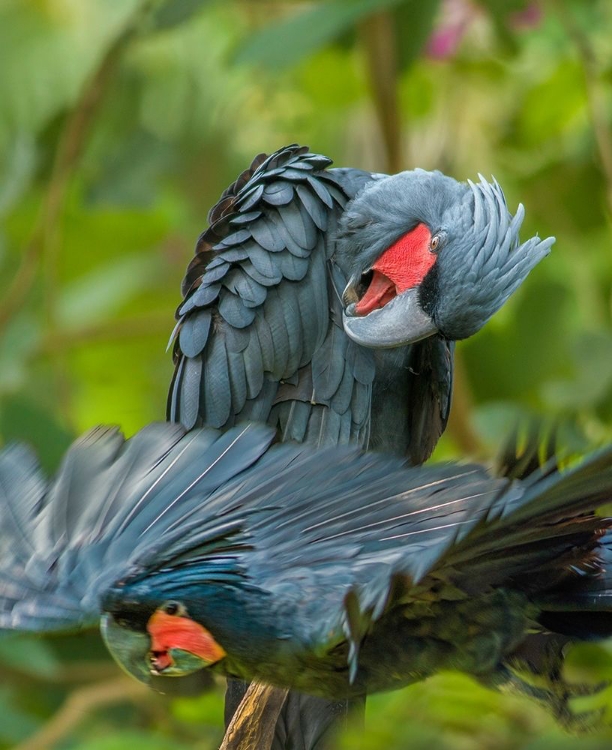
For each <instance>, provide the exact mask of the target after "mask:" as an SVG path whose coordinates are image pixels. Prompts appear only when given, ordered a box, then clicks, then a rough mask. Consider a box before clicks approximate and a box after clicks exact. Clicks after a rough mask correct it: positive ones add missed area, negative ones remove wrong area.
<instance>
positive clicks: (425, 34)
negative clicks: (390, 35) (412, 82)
mask: <svg viewBox="0 0 612 750" xmlns="http://www.w3.org/2000/svg"><path fill="white" fill-rule="evenodd" d="M439 7H440V2H439V0H431V1H430V2H426V3H424V2H422V0H406V1H405V2H403V3H402V4H401V5H400V7H399V8H398V9H397V10H396V11H395V13H394V21H395V34H396V37H397V40H398V44H397V51H398V57H399V64H400V69H401V70H406V69H407V68H409V67H410V66H411V65H412V63H413V62H414V61H415V60H416V58H417V57H418V56H419V54H420V52H421V50H422V49H423V47H424V45H425V42H426V41H427V40H428V39H429V36H430V34H431V32H432V29H433V25H434V20H435V18H436V16H437V14H438V8H439Z"/></svg>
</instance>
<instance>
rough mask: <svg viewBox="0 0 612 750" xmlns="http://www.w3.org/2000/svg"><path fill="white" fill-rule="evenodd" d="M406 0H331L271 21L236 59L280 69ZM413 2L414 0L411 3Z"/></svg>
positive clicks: (240, 61) (246, 45)
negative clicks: (369, 17)
mask: <svg viewBox="0 0 612 750" xmlns="http://www.w3.org/2000/svg"><path fill="white" fill-rule="evenodd" d="M401 2H402V0H327V2H320V3H318V4H316V5H315V6H314V7H313V8H310V9H308V10H306V11H303V12H302V13H296V14H295V15H292V16H290V17H289V18H287V19H284V20H282V21H280V22H276V23H274V24H271V25H270V26H267V27H265V28H264V29H262V30H261V31H259V32H256V33H255V34H253V36H251V37H250V39H247V40H246V41H245V42H244V43H243V45H242V48H241V49H240V50H239V51H238V53H237V54H236V56H235V59H234V61H235V62H236V63H238V64H250V65H263V66H264V67H266V68H270V69H278V68H283V67H287V66H290V65H295V63H297V62H299V61H300V60H302V59H303V58H304V57H307V56H308V55H311V54H312V53H313V52H316V51H317V50H318V49H320V48H321V47H323V46H324V45H326V44H328V43H329V42H331V41H333V40H334V39H336V38H337V37H338V36H339V35H340V34H342V33H344V32H345V31H347V30H348V29H350V28H351V27H352V26H354V25H355V24H356V23H357V22H358V21H360V20H362V19H363V18H366V17H367V16H369V15H372V13H377V12H378V11H381V10H386V9H388V8H394V7H396V6H398V5H400V4H401ZM411 4H412V3H411Z"/></svg>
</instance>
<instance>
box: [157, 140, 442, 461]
mask: <svg viewBox="0 0 612 750" xmlns="http://www.w3.org/2000/svg"><path fill="white" fill-rule="evenodd" d="M329 164H330V160H328V159H326V158H325V157H322V156H318V155H315V154H311V153H309V152H308V151H307V149H305V148H298V147H297V146H291V147H288V148H286V149H281V150H280V151H278V152H277V153H276V154H273V155H272V156H270V157H268V158H267V159H264V158H263V157H257V159H256V160H255V162H254V164H253V165H252V167H251V169H250V170H247V172H245V173H243V175H241V176H240V178H239V179H238V180H237V182H236V183H235V184H234V185H233V186H230V188H228V190H227V191H226V192H225V193H224V194H223V196H222V198H221V200H220V202H219V204H218V205H217V206H216V207H215V208H213V210H212V211H211V215H210V220H211V227H210V229H209V230H207V231H206V232H204V233H203V235H202V236H201V238H200V240H199V243H198V247H197V248H196V257H195V258H194V260H193V262H192V264H191V266H190V268H189V270H188V273H187V276H186V280H185V284H184V292H185V295H186V298H185V301H184V302H183V304H182V305H181V306H180V307H179V316H180V317H179V324H178V326H177V329H176V338H175V349H174V351H175V358H176V363H177V367H176V371H175V376H174V379H173V383H172V386H171V389H170V394H169V401H168V416H169V418H170V419H171V420H173V421H179V422H181V423H182V424H184V425H185V426H187V427H191V426H193V425H197V424H206V425H210V426H214V427H223V426H229V425H232V424H234V423H235V422H237V421H240V420H243V419H247V418H248V419H251V418H253V414H254V411H253V404H252V403H251V402H252V401H253V400H254V399H257V398H260V397H261V398H262V404H260V405H259V406H258V408H257V413H258V415H259V416H258V418H261V419H263V420H265V421H268V422H269V423H270V424H273V425H275V426H277V428H278V430H279V435H281V436H291V439H292V440H299V441H302V440H309V439H314V440H316V443H317V444H333V443H334V442H335V441H336V440H339V441H341V442H345V441H350V442H356V443H357V444H359V445H365V443H364V441H367V440H368V439H369V437H368V436H369V434H370V422H371V414H372V403H373V402H372V398H373V392H374V391H373V389H375V386H374V380H375V377H376V370H377V366H376V364H375V357H374V354H373V353H372V352H371V351H369V350H367V349H364V348H363V347H360V346H358V345H356V344H355V343H354V342H352V341H351V340H350V339H349V338H348V337H347V335H346V334H345V332H344V330H343V327H342V309H343V305H342V300H341V291H342V289H343V288H344V286H345V285H346V281H347V275H346V269H345V268H341V267H340V266H339V265H338V264H337V263H333V264H330V262H329V261H330V258H331V257H332V256H333V255H334V252H335V248H336V244H335V237H336V232H335V228H336V225H337V222H338V220H339V218H340V217H341V216H342V214H343V211H344V209H345V206H346V204H347V201H350V200H351V199H352V198H354V196H355V195H357V194H358V193H360V192H361V191H363V190H364V189H365V188H368V187H369V186H371V185H373V184H375V183H376V182H377V181H378V180H379V179H380V177H381V176H380V175H371V174H370V173H368V172H362V171H360V170H353V169H328V167H329ZM262 186H263V190H261V191H260V190H259V187H262ZM221 342H225V343H224V344H223V343H221ZM419 346H420V345H417V346H416V347H413V349H418V348H419ZM437 349H439V350H440V352H441V353H442V352H444V351H448V347H447V345H446V344H445V343H443V342H441V341H440V342H436V341H434V342H430V343H429V344H428V345H427V346H426V347H424V348H423V351H422V352H421V354H419V353H418V352H416V353H415V355H414V356H416V357H417V359H419V362H421V361H422V360H423V359H424V358H428V357H430V356H431V357H432V358H433V359H432V364H431V366H429V365H428V364H427V363H426V362H425V363H424V366H423V368H422V369H423V372H431V371H433V369H435V367H436V366H437V365H436V363H437V362H440V361H441V360H440V356H441V355H440V354H439V353H437V352H436V350H437ZM405 356H408V357H410V356H412V355H409V354H406V355H405ZM186 361H187V362H196V361H197V362H198V364H197V366H194V365H189V366H187V364H186ZM445 361H446V365H447V367H448V370H449V371H448V374H447V376H448V377H447V379H448V382H449V383H450V382H451V380H452V375H451V373H452V357H446V360H445ZM378 375H379V376H380V377H382V379H383V380H384V379H385V372H384V371H380V368H379V373H378ZM397 375H398V376H399V378H400V379H401V386H400V387H399V390H398V394H397V395H398V398H400V399H402V400H406V404H405V411H407V412H408V413H409V414H410V415H411V417H410V419H411V420H412V422H410V421H409V420H408V419H407V418H406V420H405V421H404V424H403V425H402V428H401V434H399V435H397V440H396V442H395V443H394V444H392V445H390V444H387V445H386V447H387V449H391V450H395V451H397V452H398V453H406V452H407V453H408V454H409V455H410V456H411V458H412V460H413V461H415V462H416V463H419V462H421V461H423V460H424V459H425V458H426V457H427V456H428V455H429V453H430V452H431V450H432V449H433V447H434V445H435V443H436V441H437V439H438V438H439V436H440V434H441V432H442V431H443V429H444V426H445V424H446V418H447V416H448V409H449V404H450V388H448V389H447V390H446V391H444V390H443V389H439V388H438V389H434V390H428V386H427V385H426V384H425V383H423V385H422V387H421V386H419V385H418V384H416V383H414V381H415V380H419V379H421V380H423V379H424V377H425V376H424V375H420V374H419V372H418V371H417V370H415V369H414V368H412V369H409V368H401V369H400V370H399V372H398V373H397ZM223 377H226V384H225V387H224V385H223ZM228 383H229V388H228V387H227V384H228ZM264 383H265V384H266V395H265V398H264V397H263V394H261V393H260V392H261V389H262V388H263V385H264ZM274 388H276V393H275V395H274V396H273V397H272V400H271V401H270V394H271V393H272V391H273V390H274ZM217 389H221V390H222V391H223V392H218V391H217ZM425 392H428V393H429V394H430V396H431V398H421V395H422V394H423V393H425ZM436 397H439V398H440V399H441V401H440V402H439V403H437V402H435V398H436ZM374 398H375V400H376V396H375V397H374ZM198 400H199V405H198V406H197V408H195V407H194V405H195V404H196V402H197V401H198ZM212 401H214V402H215V403H214V404H213V403H210V402H212ZM330 410H331V412H332V413H331V414H327V413H326V412H328V411H330ZM411 424H412V425H414V426H415V428H416V427H417V425H418V426H419V427H418V428H417V429H416V431H415V432H414V435H413V436H412V437H411V435H410V430H411V429H412V428H411ZM428 425H429V426H430V430H429V433H430V434H427V426H428ZM419 446H422V449H421V448H419Z"/></svg>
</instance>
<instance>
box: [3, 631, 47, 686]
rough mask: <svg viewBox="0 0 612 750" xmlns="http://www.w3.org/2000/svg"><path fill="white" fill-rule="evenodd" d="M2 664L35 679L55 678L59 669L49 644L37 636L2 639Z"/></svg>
mask: <svg viewBox="0 0 612 750" xmlns="http://www.w3.org/2000/svg"><path fill="white" fill-rule="evenodd" d="M0 662H1V663H2V664H4V665H5V666H9V667H12V668H13V669H16V670H18V671H19V672H22V673H24V674H30V675H33V676H34V677H53V676H54V675H55V674H56V673H57V670H58V668H59V663H58V661H57V659H56V658H55V656H54V654H53V651H52V650H51V648H50V646H49V644H48V643H47V642H45V641H44V640H42V639H41V638H38V637H35V636H15V637H12V636H8V637H6V638H0Z"/></svg>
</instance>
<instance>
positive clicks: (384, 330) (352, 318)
mask: <svg viewBox="0 0 612 750" xmlns="http://www.w3.org/2000/svg"><path fill="white" fill-rule="evenodd" d="M418 292H419V290H418V287H413V288H412V289H407V290H406V291H405V292H402V293H401V294H399V295H398V296H397V297H395V298H394V299H392V300H391V301H390V302H388V303H387V304H386V305H385V306H384V307H381V308H378V309H376V310H372V312H370V313H368V314H367V315H361V316H360V315H355V314H354V311H355V303H351V304H350V305H348V306H347V307H346V308H345V310H344V312H343V314H342V323H343V326H344V331H345V332H346V334H347V336H349V338H351V339H353V341H355V343H357V344H360V345H361V346H369V347H373V348H376V349H391V348H393V347H396V346H405V345H406V344H414V343H415V342H416V341H420V340H421V339H425V338H428V337H429V336H433V335H434V334H436V333H438V329H437V327H436V325H435V323H434V322H433V320H432V319H431V318H430V317H429V315H427V314H426V313H425V312H424V311H423V308H422V307H421V304H420V302H419V294H418ZM345 294H346V290H345Z"/></svg>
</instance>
